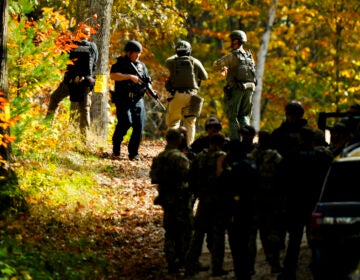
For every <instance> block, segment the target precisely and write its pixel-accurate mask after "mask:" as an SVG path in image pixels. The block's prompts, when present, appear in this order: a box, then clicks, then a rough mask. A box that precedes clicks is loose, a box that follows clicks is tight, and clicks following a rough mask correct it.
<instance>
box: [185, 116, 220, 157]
mask: <svg viewBox="0 0 360 280" xmlns="http://www.w3.org/2000/svg"><path fill="white" fill-rule="evenodd" d="M221 129H222V124H221V122H220V120H219V119H218V118H216V117H209V118H208V119H207V120H206V121H205V133H204V134H202V135H200V136H199V137H198V138H196V139H195V141H194V142H193V143H192V144H191V149H192V151H193V152H194V153H195V154H198V153H200V152H201V151H202V150H204V149H205V148H209V143H210V137H211V136H212V135H214V134H218V133H220V132H221Z"/></svg>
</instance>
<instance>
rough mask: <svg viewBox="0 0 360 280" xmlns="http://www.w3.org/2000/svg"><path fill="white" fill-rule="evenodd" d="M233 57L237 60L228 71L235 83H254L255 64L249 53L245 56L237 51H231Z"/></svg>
mask: <svg viewBox="0 0 360 280" xmlns="http://www.w3.org/2000/svg"><path fill="white" fill-rule="evenodd" d="M232 53H233V55H234V56H235V57H236V58H237V63H236V65H235V66H234V67H231V68H230V69H229V74H230V75H232V77H233V78H234V80H235V81H236V82H243V83H244V82H255V63H254V61H253V58H252V55H251V53H250V52H249V51H246V52H245V54H244V53H242V52H239V51H233V52H232Z"/></svg>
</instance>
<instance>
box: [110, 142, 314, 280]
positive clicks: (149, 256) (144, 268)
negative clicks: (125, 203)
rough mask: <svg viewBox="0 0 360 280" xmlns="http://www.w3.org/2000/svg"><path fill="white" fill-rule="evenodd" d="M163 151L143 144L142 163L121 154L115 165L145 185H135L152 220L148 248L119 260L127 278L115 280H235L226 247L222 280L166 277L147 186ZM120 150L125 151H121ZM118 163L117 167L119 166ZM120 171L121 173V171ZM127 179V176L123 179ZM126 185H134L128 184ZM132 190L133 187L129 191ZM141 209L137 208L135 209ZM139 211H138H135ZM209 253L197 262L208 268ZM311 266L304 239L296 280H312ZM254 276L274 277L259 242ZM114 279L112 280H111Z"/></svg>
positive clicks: (157, 217)
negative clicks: (132, 172) (152, 167)
mask: <svg viewBox="0 0 360 280" xmlns="http://www.w3.org/2000/svg"><path fill="white" fill-rule="evenodd" d="M163 148H164V143H163V142H161V141H158V142H156V144H155V143H154V142H152V143H151V144H150V143H147V142H145V143H143V145H142V146H141V148H140V149H141V151H140V152H141V155H142V157H143V161H141V162H137V163H136V162H129V161H128V160H127V155H126V154H124V155H123V157H124V160H121V161H120V162H118V163H119V164H120V165H129V166H128V167H129V168H131V169H134V168H136V169H137V173H138V174H137V176H136V178H137V179H138V178H139V177H142V179H143V180H144V185H142V184H141V185H140V186H139V184H137V185H138V186H139V187H140V188H141V189H142V190H143V191H141V193H144V192H145V193H147V196H146V197H147V198H146V199H144V200H143V201H146V203H145V205H146V206H145V209H146V213H147V215H151V217H152V218H151V219H149V218H147V229H146V230H145V231H144V233H143V234H142V236H143V237H144V236H146V240H147V244H146V247H145V246H144V244H143V243H142V242H141V243H142V245H141V246H140V247H142V249H141V252H142V253H141V254H140V255H142V257H141V256H139V251H138V250H136V248H135V249H132V253H131V254H129V255H128V256H127V258H126V259H124V258H119V260H118V261H119V263H118V265H119V266H123V267H124V268H127V269H126V270H124V271H123V272H124V273H121V274H122V275H124V274H126V276H122V275H121V276H119V275H118V276H117V278H116V280H145V279H146V280H147V279H156V280H175V279H176V280H178V279H186V280H208V279H214V280H215V279H235V277H234V272H233V265H232V257H231V253H230V248H229V246H228V244H227V245H226V251H225V262H224V269H225V270H228V271H229V274H228V275H226V276H222V277H212V276H211V271H207V272H200V273H198V274H196V275H195V276H192V277H187V278H185V277H184V274H183V273H179V274H178V275H169V274H168V273H167V268H166V261H165V257H164V253H163V237H164V231H163V228H162V226H161V224H162V210H161V207H159V206H154V205H153V203H152V199H153V198H154V197H155V196H156V194H157V193H156V191H155V190H154V188H153V186H152V185H151V183H150V180H149V177H148V172H149V168H150V165H151V162H152V158H153V157H154V156H155V155H156V154H157V153H159V152H160V151H161V150H162V149H163ZM122 150H124V151H126V148H125V147H124V148H123V149H122ZM118 163H117V164H118ZM121 170H123V169H121ZM118 176H119V177H121V176H124V173H123V172H121V173H119V174H118ZM125 177H128V176H125ZM129 185H133V183H131V182H130V184H129ZM131 189H133V187H131ZM138 207H140V205H138ZM137 210H139V208H138V209H137ZM137 234H138V233H136V232H134V233H133V237H134V238H135V237H136V239H139V240H141V239H143V237H141V236H138V235H137ZM210 259H211V257H210V253H209V251H208V249H207V248H206V245H205V244H204V247H203V252H202V255H201V258H200V261H201V263H202V264H204V265H210ZM309 263H310V250H309V249H308V246H307V243H306V239H304V240H303V243H302V248H301V252H300V258H299V265H298V272H297V280H313V278H312V275H311V272H310V270H309V268H308V266H309ZM255 268H256V274H255V275H254V276H253V277H252V280H276V277H277V275H275V274H271V273H270V267H269V266H268V264H267V263H266V262H265V256H264V252H263V249H262V246H261V243H260V242H259V240H258V254H257V258H256V267H255ZM111 279H113V278H111Z"/></svg>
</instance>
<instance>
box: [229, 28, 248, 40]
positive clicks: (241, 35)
mask: <svg viewBox="0 0 360 280" xmlns="http://www.w3.org/2000/svg"><path fill="white" fill-rule="evenodd" d="M230 38H231V40H235V39H237V40H240V41H241V42H243V43H246V41H247V37H246V33H245V32H244V31H242V30H234V31H232V32H231V34H230Z"/></svg>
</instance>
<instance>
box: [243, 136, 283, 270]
mask: <svg viewBox="0 0 360 280" xmlns="http://www.w3.org/2000/svg"><path fill="white" fill-rule="evenodd" d="M260 135H262V134H261V132H260V133H259V139H260V137H262V136H260ZM268 135H269V136H270V134H268ZM249 157H250V158H252V159H253V160H254V162H255V164H256V169H257V171H258V174H259V189H258V192H257V193H256V205H257V207H256V215H257V226H258V230H259V234H260V239H261V242H262V246H263V249H264V253H265V255H266V259H267V261H268V262H269V264H270V266H271V272H272V273H277V272H280V270H281V267H280V251H281V248H282V238H283V232H284V226H283V220H284V194H283V191H282V189H281V185H280V184H279V181H278V179H279V175H280V170H281V162H282V156H281V155H280V154H279V153H278V152H277V151H276V150H274V149H271V148H269V147H267V146H265V145H262V144H261V143H260V144H259V145H258V146H257V147H256V148H255V149H254V150H253V151H252V152H251V153H250V154H249ZM255 255H256V254H255ZM254 258H255V257H254ZM254 262H255V260H254Z"/></svg>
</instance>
